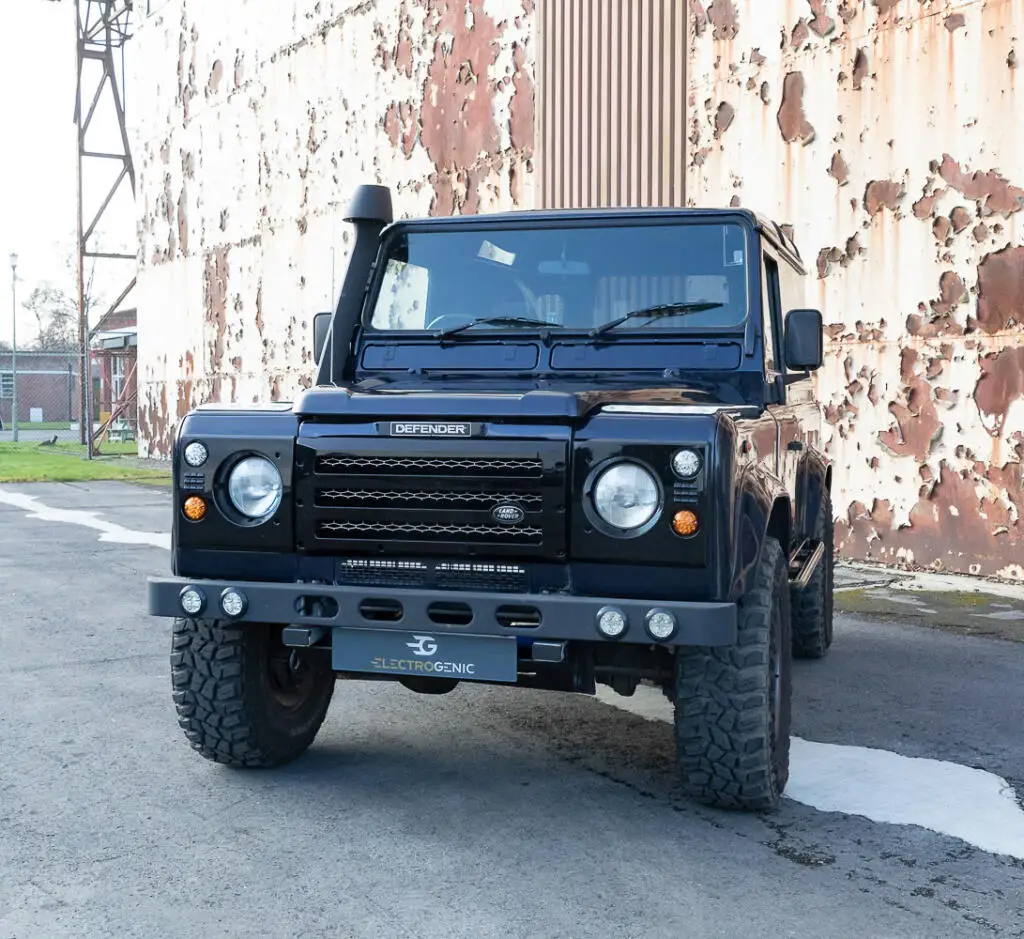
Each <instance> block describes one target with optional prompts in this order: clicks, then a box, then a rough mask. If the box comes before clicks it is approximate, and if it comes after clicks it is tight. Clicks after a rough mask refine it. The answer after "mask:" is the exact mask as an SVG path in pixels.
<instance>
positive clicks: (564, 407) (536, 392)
mask: <svg viewBox="0 0 1024 939" xmlns="http://www.w3.org/2000/svg"><path fill="white" fill-rule="evenodd" d="M723 392H725V393H724V394H723ZM744 403H745V402H743V400H742V399H741V398H740V397H739V395H738V394H737V389H736V388H735V387H733V386H725V387H724V388H723V387H721V386H718V387H715V386H707V387H705V386H693V387H686V386H679V385H673V386H670V387H647V388H610V387H609V388H599V389H595V388H594V387H593V386H590V387H586V388H580V389H578V390H573V389H567V388H559V389H557V390H551V389H541V388H532V389H524V390H521V391H518V390H508V391H500V390H495V389H483V388H481V389H479V390H475V389H474V390H470V389H469V388H458V389H449V388H446V389H440V388H439V389H436V390H435V389H431V388H423V387H422V386H420V387H417V388H396V387H394V386H383V387H381V388H377V389H373V390H358V389H352V388H343V387H320V388H312V389H310V390H309V391H306V392H304V393H303V394H302V395H300V396H299V397H298V398H297V399H296V401H295V404H294V406H293V410H294V412H295V414H296V415H297V416H298V417H300V418H302V419H316V418H328V419H335V420H336V419H338V418H354V419H362V420H365V419H367V418H380V419H385V418H440V419H457V418H459V419H471V418H479V419H481V420H488V419H502V420H519V421H537V420H547V421H559V422H566V423H575V422H577V421H580V420H583V419H585V418H586V417H587V416H588V415H590V414H591V413H592V412H594V411H595V410H598V409H600V408H602V407H606V406H608V405H627V406H628V405H632V406H639V407H643V406H647V405H658V406H675V407H679V408H694V409H695V410H700V411H701V412H703V413H707V412H708V411H709V410H710V411H715V410H720V409H730V410H732V409H734V408H736V407H739V406H742V405H743V404H744Z"/></svg>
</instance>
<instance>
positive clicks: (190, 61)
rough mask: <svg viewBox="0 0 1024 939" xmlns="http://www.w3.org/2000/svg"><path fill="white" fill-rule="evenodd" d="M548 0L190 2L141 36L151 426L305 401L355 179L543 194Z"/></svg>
mask: <svg viewBox="0 0 1024 939" xmlns="http://www.w3.org/2000/svg"><path fill="white" fill-rule="evenodd" d="M532 13H533V0H468V2H467V0H368V2H361V3H358V2H354V0H315V2H314V0H288V2H285V0H217V2H215V3H214V2H210V0H172V2H170V3H167V4H165V5H164V6H161V7H160V8H159V12H158V13H156V14H154V15H153V16H151V17H149V18H148V19H144V20H143V21H142V23H141V24H140V27H139V29H138V32H137V34H136V36H135V38H134V39H133V56H132V61H133V63H134V76H133V80H132V88H133V91H134V96H133V105H132V114H133V119H134V126H133V129H132V131H133V136H134V138H135V140H134V144H133V152H134V154H135V157H136V166H137V169H138V173H139V184H138V193H139V197H138V199H137V205H138V206H139V212H140V219H139V238H140V260H139V284H138V304H139V335H140V350H139V375H140V378H139V432H140V440H141V449H142V453H143V454H144V455H150V456H166V455H167V454H168V451H169V446H170V438H171V435H172V433H173V430H174V426H175V423H176V421H177V419H178V417H179V416H181V415H183V414H184V413H185V411H186V410H187V409H188V408H189V407H191V406H193V405H195V404H197V403H199V402H202V401H211V400H212V401H223V402H239V403H242V404H245V403H251V402H255V401H257V400H261V399H262V400H265V399H278V398H288V397H290V396H292V395H294V394H295V393H296V391H297V390H298V389H299V388H300V387H301V386H302V385H304V384H306V383H308V381H309V376H310V374H311V372H312V351H311V344H312V317H313V315H314V314H315V313H317V312H318V311H320V310H325V309H331V308H332V307H333V304H334V299H335V291H336V289H337V288H338V287H339V286H340V282H341V278H342V276H343V274H344V268H345V263H346V260H347V250H348V239H349V233H348V231H347V226H345V225H344V224H342V223H341V221H340V218H341V215H342V213H343V210H344V205H345V202H346V201H347V199H348V197H349V196H350V195H351V192H352V189H353V187H354V186H356V185H357V184H358V183H361V182H374V181H386V182H388V183H389V184H390V185H391V186H392V187H393V191H394V195H395V199H396V206H395V209H396V213H397V214H399V215H410V214H423V213H428V212H430V213H441V214H447V213H451V212H477V211H488V210H492V209H497V208H509V207H513V206H517V205H528V204H531V203H532V190H533V184H532V171H533V167H532V156H533V124H534V120H533V74H534V68H533V55H534V52H533V37H532Z"/></svg>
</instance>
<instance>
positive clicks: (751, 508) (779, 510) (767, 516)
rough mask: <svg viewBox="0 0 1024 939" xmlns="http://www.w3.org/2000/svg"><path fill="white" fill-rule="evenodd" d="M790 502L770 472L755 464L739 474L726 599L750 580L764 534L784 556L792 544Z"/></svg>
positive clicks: (737, 595) (735, 596) (740, 591)
mask: <svg viewBox="0 0 1024 939" xmlns="http://www.w3.org/2000/svg"><path fill="white" fill-rule="evenodd" d="M792 518H793V515H792V504H791V501H790V498H789V493H787V492H786V490H785V489H784V488H783V486H782V484H781V483H780V482H779V480H778V479H776V478H775V477H774V476H772V475H770V474H769V473H768V472H767V471H764V470H763V469H761V468H759V467H751V468H750V469H749V470H748V471H747V472H746V473H744V474H743V476H742V477H741V479H740V481H739V486H738V491H737V493H736V508H735V519H734V524H733V544H732V566H731V576H730V581H729V584H730V587H729V599H730V600H732V601H733V602H736V601H738V600H739V599H740V597H742V596H743V595H744V594H745V593H746V592H747V591H748V590H749V589H750V587H751V585H752V584H753V579H754V577H755V574H756V570H757V565H758V564H759V563H760V560H761V552H762V550H763V549H764V542H765V538H767V537H772V538H775V539H776V540H778V542H779V544H780V545H781V547H782V550H783V553H785V554H786V555H787V557H788V555H789V551H790V548H791V545H792V536H793V531H792V528H793V525H792Z"/></svg>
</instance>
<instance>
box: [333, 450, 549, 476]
mask: <svg viewBox="0 0 1024 939" xmlns="http://www.w3.org/2000/svg"><path fill="white" fill-rule="evenodd" d="M316 471H317V473H319V474H321V475H324V476H327V475H337V476H364V475H367V476H376V475H378V474H385V475H389V476H390V475H393V474H397V475H400V476H434V475H436V474H438V473H440V474H443V475H445V476H470V477H473V476H491V477H493V476H515V477H524V478H530V477H532V478H534V479H536V478H538V477H539V476H540V475H541V474H542V473H543V471H544V464H543V463H542V462H541V461H540V460H531V459H511V460H498V459H489V458H485V459H478V460H471V459H451V458H443V457H442V458H440V459H415V458H409V457H381V456H369V457H357V456H352V455H350V454H336V453H331V454H327V455H324V456H321V457H320V458H319V459H318V460H317V463H316Z"/></svg>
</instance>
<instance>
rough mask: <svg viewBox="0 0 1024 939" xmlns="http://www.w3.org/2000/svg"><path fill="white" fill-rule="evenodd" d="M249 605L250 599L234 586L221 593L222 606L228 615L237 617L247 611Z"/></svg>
mask: <svg viewBox="0 0 1024 939" xmlns="http://www.w3.org/2000/svg"><path fill="white" fill-rule="evenodd" d="M247 606H248V601H247V600H246V599H245V594H244V593H242V591H241V590H235V589H234V588H233V587H228V589H227V590H225V591H224V592H223V593H222V594H221V595H220V608H221V609H222V610H223V611H224V614H225V615H226V616H231V617H237V616H241V615H242V614H243V613H244V612H245V608H246V607H247Z"/></svg>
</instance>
